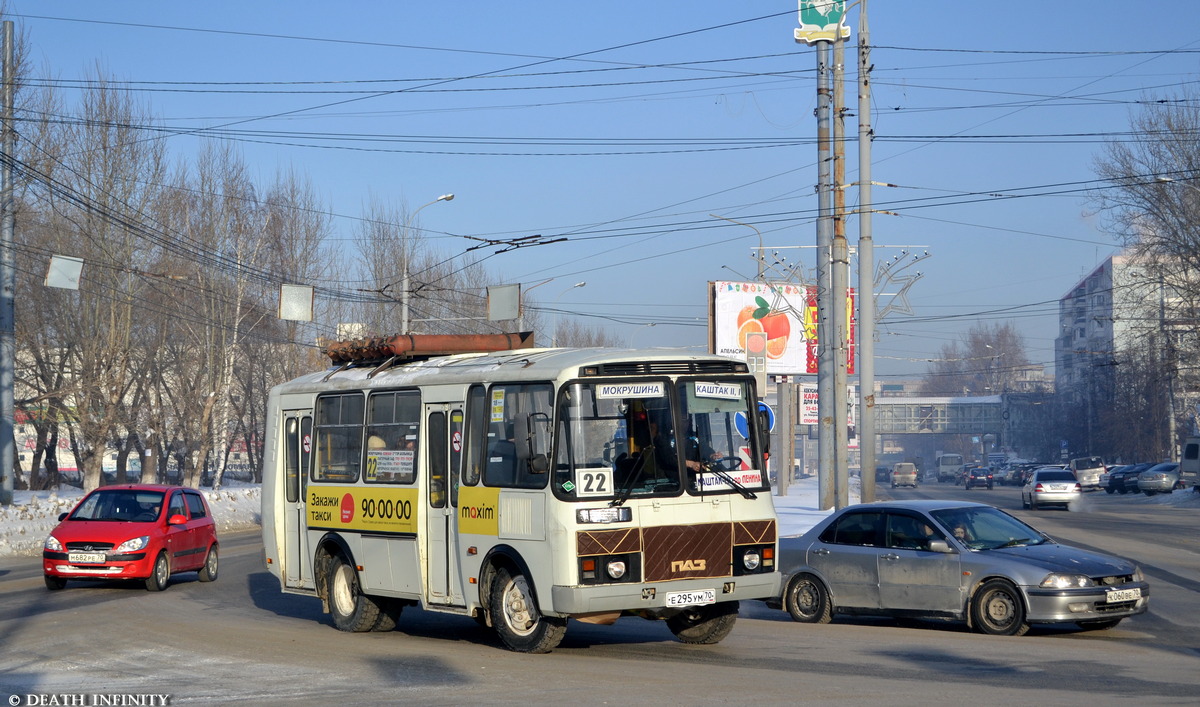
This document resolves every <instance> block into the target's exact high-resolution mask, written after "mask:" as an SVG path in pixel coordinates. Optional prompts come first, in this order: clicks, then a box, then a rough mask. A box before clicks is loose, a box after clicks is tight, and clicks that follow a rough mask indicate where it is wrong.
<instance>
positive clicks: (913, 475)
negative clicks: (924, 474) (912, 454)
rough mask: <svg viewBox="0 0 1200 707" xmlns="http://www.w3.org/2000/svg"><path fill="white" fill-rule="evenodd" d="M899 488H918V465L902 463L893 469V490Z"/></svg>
mask: <svg viewBox="0 0 1200 707" xmlns="http://www.w3.org/2000/svg"><path fill="white" fill-rule="evenodd" d="M897 486H911V487H913V488H916V487H917V465H916V464H912V463H909V462H900V463H898V464H896V465H894V466H893V467H892V488H896V487H897Z"/></svg>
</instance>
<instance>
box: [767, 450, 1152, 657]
mask: <svg viewBox="0 0 1200 707" xmlns="http://www.w3.org/2000/svg"><path fill="white" fill-rule="evenodd" d="M1067 473H1070V472H1067ZM779 550H780V570H781V571H782V572H783V573H784V582H783V592H782V595H781V596H780V599H779V600H778V602H775V601H772V602H769V603H770V604H771V605H772V606H775V605H778V606H780V607H782V608H783V609H784V610H786V611H787V612H788V613H789V614H791V616H792V618H793V619H794V620H796V621H801V622H805V623H827V622H828V621H829V620H830V619H831V618H832V616H833V614H834V613H839V614H860V615H870V616H881V615H882V616H905V617H911V616H916V617H922V618H939V619H951V620H958V621H966V622H967V623H968V625H969V626H970V627H971V628H973V629H974V630H976V631H979V632H980V633H987V634H996V635H1010V636H1019V635H1022V634H1024V633H1025V632H1026V631H1028V630H1029V625H1030V624H1034V623H1056V624H1062V623H1075V624H1076V625H1077V626H1079V627H1081V628H1085V629H1107V628H1112V627H1113V626H1116V625H1117V624H1118V623H1120V622H1121V620H1122V619H1123V618H1125V617H1127V616H1134V615H1136V614H1141V613H1144V612H1145V611H1146V609H1147V607H1148V605H1149V601H1150V599H1149V596H1150V588H1149V585H1148V584H1147V583H1146V581H1145V579H1144V577H1143V576H1142V572H1141V570H1140V569H1139V568H1138V567H1137V566H1136V565H1134V564H1133V563H1132V562H1129V561H1128V560H1123V559H1120V558H1117V557H1112V556H1109V555H1104V554H1100V553H1096V552H1091V551H1087V550H1081V549H1078V548H1074V547H1070V546H1067V545H1059V544H1057V543H1055V542H1054V541H1053V540H1051V539H1050V538H1048V537H1046V536H1045V535H1043V534H1042V533H1040V532H1038V531H1037V530H1035V529H1033V528H1032V527H1030V526H1029V525H1027V524H1025V523H1023V522H1021V521H1020V520H1018V519H1017V518H1014V517H1013V516H1011V515H1009V514H1007V513H1005V512H1004V511H1001V510H999V509H997V508H993V507H992V506H987V505H984V504H981V503H963V502H960V501H910V502H892V503H871V504H860V505H855V506H848V507H846V508H843V509H842V510H840V511H837V512H835V513H833V514H832V515H830V516H829V517H828V518H826V519H825V520H823V521H821V522H820V523H818V524H817V525H815V526H814V527H813V528H812V529H811V530H809V531H808V532H807V533H805V534H804V535H802V536H801V537H799V538H781V539H780V546H779Z"/></svg>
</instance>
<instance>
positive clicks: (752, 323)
mask: <svg viewBox="0 0 1200 707" xmlns="http://www.w3.org/2000/svg"><path fill="white" fill-rule="evenodd" d="M762 330H763V327H762V324H761V323H760V322H759V321H758V320H757V319H747V320H746V321H744V322H742V324H741V326H739V327H738V346H741V347H742V348H743V349H745V348H746V334H748V333H749V332H752V331H762ZM767 344H768V346H769V345H770V342H769V341H768V342H767Z"/></svg>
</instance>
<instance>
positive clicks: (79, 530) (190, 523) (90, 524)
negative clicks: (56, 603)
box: [42, 484, 217, 592]
mask: <svg viewBox="0 0 1200 707" xmlns="http://www.w3.org/2000/svg"><path fill="white" fill-rule="evenodd" d="M58 520H59V524H58V526H57V527H55V528H54V530H53V531H51V533H50V536H49V537H48V538H46V544H45V546H44V547H43V548H42V569H43V572H44V574H45V576H46V587H47V588H48V589H62V588H63V587H65V586H66V585H67V580H68V579H91V580H97V579H140V580H143V581H145V583H146V589H148V590H150V591H153V592H157V591H162V590H163V589H165V588H166V586H167V581H168V579H169V578H170V576H171V575H173V574H176V573H178V572H195V571H199V572H200V581H201V582H211V581H213V580H214V579H216V578H217V528H216V523H215V522H213V518H212V513H211V512H210V511H209V509H208V503H207V502H206V501H205V500H204V496H202V495H201V494H200V492H199V491H196V490H195V489H189V488H182V487H180V486H155V485H133V484H130V485H127V486H104V487H101V488H98V489H96V490H95V491H92V492H91V493H89V494H88V495H87V496H84V497H83V500H82V501H80V502H79V504H78V505H76V506H75V508H74V509H73V510H72V511H71V512H70V513H64V514H62V515H61V516H59V518H58Z"/></svg>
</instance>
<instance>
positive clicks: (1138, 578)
mask: <svg viewBox="0 0 1200 707" xmlns="http://www.w3.org/2000/svg"><path fill="white" fill-rule="evenodd" d="M1133 581H1135V582H1144V581H1146V577H1145V575H1143V574H1142V568H1141V567H1138V566H1137V565H1134V567H1133Z"/></svg>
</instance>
